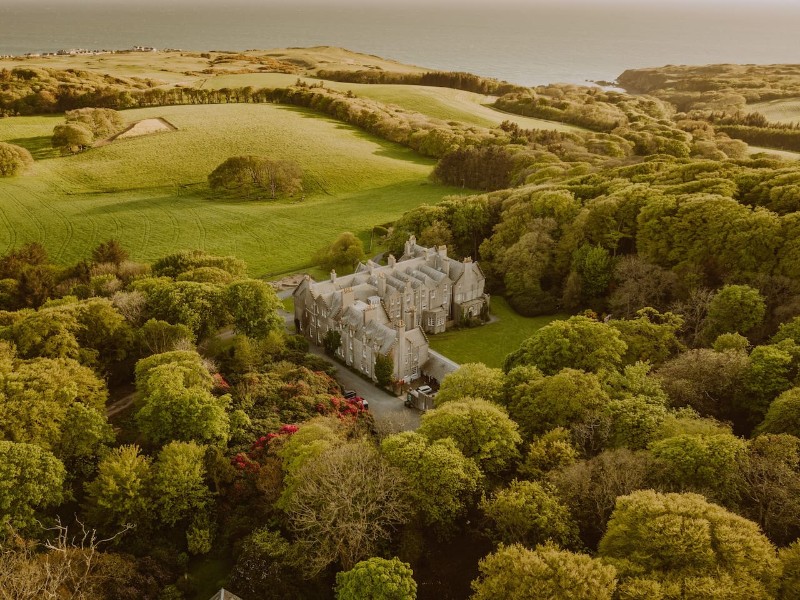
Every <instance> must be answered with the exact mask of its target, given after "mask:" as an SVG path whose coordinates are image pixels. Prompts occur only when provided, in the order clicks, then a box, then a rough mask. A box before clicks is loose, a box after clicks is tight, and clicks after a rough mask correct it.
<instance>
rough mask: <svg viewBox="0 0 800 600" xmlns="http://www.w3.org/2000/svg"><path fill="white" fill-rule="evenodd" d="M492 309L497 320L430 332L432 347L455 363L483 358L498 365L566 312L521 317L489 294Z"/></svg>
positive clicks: (491, 363)
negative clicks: (529, 338)
mask: <svg viewBox="0 0 800 600" xmlns="http://www.w3.org/2000/svg"><path fill="white" fill-rule="evenodd" d="M491 312H492V314H493V315H494V316H496V317H497V318H498V321H496V322H494V323H489V324H487V325H481V326H480V327H474V328H472V329H458V330H453V331H448V332H446V333H440V334H437V335H431V336H429V339H430V343H431V348H432V349H433V350H436V351H437V352H440V353H442V354H444V355H445V356H447V357H448V358H450V359H452V360H454V361H455V362H457V363H462V364H463V363H473V362H482V363H484V364H486V365H488V366H490V367H500V366H502V364H503V359H504V358H505V357H506V355H507V354H508V353H510V352H513V351H514V350H516V349H517V348H519V345H520V344H521V343H522V342H523V341H524V340H526V339H527V338H528V337H530V336H531V335H532V334H533V333H534V332H535V331H536V330H538V329H541V328H542V327H544V326H545V325H547V324H548V323H550V322H551V321H555V320H557V319H566V318H567V317H568V316H569V315H549V316H544V317H523V316H521V315H519V314H518V313H516V312H514V310H513V309H512V308H511V307H510V306H509V305H508V303H507V302H506V301H505V299H504V298H502V297H500V296H493V297H492V310H491Z"/></svg>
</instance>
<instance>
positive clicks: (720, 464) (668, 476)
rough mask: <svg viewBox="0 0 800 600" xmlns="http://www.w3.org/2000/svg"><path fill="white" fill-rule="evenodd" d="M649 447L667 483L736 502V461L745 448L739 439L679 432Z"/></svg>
mask: <svg viewBox="0 0 800 600" xmlns="http://www.w3.org/2000/svg"><path fill="white" fill-rule="evenodd" d="M650 451H651V452H652V454H653V457H654V458H655V459H656V461H657V462H656V464H657V466H658V467H660V469H659V472H660V477H661V478H662V480H664V481H665V482H666V483H667V485H668V486H671V487H674V488H677V489H679V490H682V491H696V492H699V493H704V494H705V495H706V496H708V497H709V498H711V499H713V500H716V501H717V502H719V503H721V504H723V505H727V506H733V505H736V503H737V501H738V491H739V486H740V480H739V477H740V473H739V464H740V461H741V460H742V459H744V456H745V454H746V451H747V444H746V443H745V442H744V441H743V440H740V439H739V438H737V437H735V436H733V435H730V434H717V435H679V436H676V437H672V438H667V439H664V440H660V441H657V442H654V443H653V444H652V445H651V446H650Z"/></svg>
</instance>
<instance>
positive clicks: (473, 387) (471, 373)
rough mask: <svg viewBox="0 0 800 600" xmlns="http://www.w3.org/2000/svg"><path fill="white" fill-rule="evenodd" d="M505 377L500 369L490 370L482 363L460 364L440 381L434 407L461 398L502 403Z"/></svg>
mask: <svg viewBox="0 0 800 600" xmlns="http://www.w3.org/2000/svg"><path fill="white" fill-rule="evenodd" d="M504 383H505V376H504V375H503V372H502V371H501V370H500V369H492V368H489V367H487V366H486V365H484V364H483V363H466V364H462V365H461V366H460V367H459V368H458V370H457V371H453V372H452V373H448V374H447V375H445V377H444V379H442V382H441V385H440V387H439V392H438V393H437V394H436V398H435V402H436V406H437V407H438V406H441V405H442V404H444V403H445V402H451V401H453V400H461V399H462V398H466V397H471V398H483V399H484V400H489V401H490V402H495V403H502V398H503V385H504Z"/></svg>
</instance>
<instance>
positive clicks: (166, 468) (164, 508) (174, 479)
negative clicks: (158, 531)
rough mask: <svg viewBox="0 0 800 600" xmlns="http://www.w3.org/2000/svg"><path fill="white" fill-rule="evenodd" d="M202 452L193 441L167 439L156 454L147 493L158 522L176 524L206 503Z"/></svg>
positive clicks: (201, 448)
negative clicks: (171, 440)
mask: <svg viewBox="0 0 800 600" xmlns="http://www.w3.org/2000/svg"><path fill="white" fill-rule="evenodd" d="M204 455H205V448H204V447H203V446H198V445H197V444H195V443H194V442H170V443H169V444H167V445H166V446H164V447H163V448H162V449H161V451H160V452H159V453H158V456H157V457H156V460H155V461H154V462H153V466H152V469H151V479H150V486H149V488H150V489H149V492H150V496H151V498H152V502H153V507H154V511H155V514H156V515H157V516H158V520H159V521H160V522H162V523H166V524H167V525H175V524H176V523H177V522H178V521H181V520H183V519H186V518H188V517H190V516H192V515H194V514H196V513H197V511H200V510H203V509H204V508H206V507H207V506H208V504H209V502H210V492H209V489H208V487H207V486H206V484H205V466H204V462H203V457H204Z"/></svg>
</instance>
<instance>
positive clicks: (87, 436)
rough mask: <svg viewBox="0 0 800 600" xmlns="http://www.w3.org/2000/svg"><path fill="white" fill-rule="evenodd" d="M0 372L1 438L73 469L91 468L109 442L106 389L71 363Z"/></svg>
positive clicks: (47, 362)
mask: <svg viewBox="0 0 800 600" xmlns="http://www.w3.org/2000/svg"><path fill="white" fill-rule="evenodd" d="M10 356H11V355H9V358H10ZM0 370H2V373H0V391H2V394H0V435H2V437H4V438H6V439H10V440H14V441H16V442H25V443H29V444H36V445H38V446H40V447H42V448H44V449H45V450H49V451H51V452H53V453H54V454H56V456H58V457H59V458H60V459H61V460H63V461H65V462H67V463H68V464H69V466H70V467H73V468H74V467H77V466H78V464H76V463H80V464H81V465H82V466H88V465H89V464H91V462H92V459H93V458H94V456H95V454H96V452H97V451H98V450H99V448H100V447H101V446H102V444H103V443H105V442H107V441H109V439H110V438H111V430H110V427H109V425H108V423H107V421H106V418H105V402H106V398H107V396H108V393H107V391H106V386H105V383H104V382H103V381H102V380H101V379H100V378H98V377H97V375H95V374H94V372H92V370H91V369H88V368H86V367H83V366H81V365H79V364H78V363H77V362H75V361H74V360H70V359H48V358H38V359H32V360H26V361H22V360H14V361H13V362H10V361H9V362H7V363H6V364H5V365H3V368H2V369H0Z"/></svg>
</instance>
